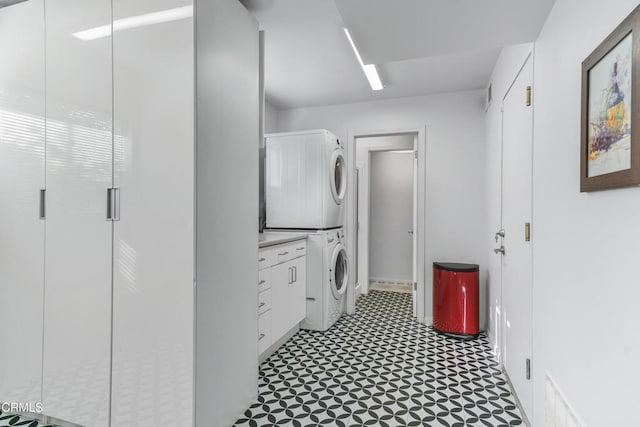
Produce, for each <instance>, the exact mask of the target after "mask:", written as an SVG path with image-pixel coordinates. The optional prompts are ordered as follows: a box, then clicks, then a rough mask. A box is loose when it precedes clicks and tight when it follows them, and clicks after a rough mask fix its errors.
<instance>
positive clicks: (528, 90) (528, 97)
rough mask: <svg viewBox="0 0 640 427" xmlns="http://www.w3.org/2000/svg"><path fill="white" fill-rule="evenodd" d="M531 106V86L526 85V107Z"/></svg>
mask: <svg viewBox="0 0 640 427" xmlns="http://www.w3.org/2000/svg"><path fill="white" fill-rule="evenodd" d="M530 106H531V86H527V107H530Z"/></svg>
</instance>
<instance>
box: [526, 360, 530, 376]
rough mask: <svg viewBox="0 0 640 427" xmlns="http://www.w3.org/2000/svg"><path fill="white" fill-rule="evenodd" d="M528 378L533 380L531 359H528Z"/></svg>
mask: <svg viewBox="0 0 640 427" xmlns="http://www.w3.org/2000/svg"><path fill="white" fill-rule="evenodd" d="M526 376H527V379H528V380H530V379H531V359H527V367H526Z"/></svg>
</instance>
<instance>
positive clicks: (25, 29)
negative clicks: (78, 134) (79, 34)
mask: <svg viewBox="0 0 640 427" xmlns="http://www.w3.org/2000/svg"><path fill="white" fill-rule="evenodd" d="M43 18H44V0H32V1H28V2H24V3H20V4H16V5H13V6H8V7H4V8H0V64H1V65H0V200H2V208H1V209H0V295H2V297H1V298H0V318H1V319H2V320H0V343H1V344H0V402H25V403H27V402H29V403H32V404H33V403H35V402H38V401H40V399H41V380H42V378H41V376H42V339H41V337H42V300H43V296H42V295H43V274H44V221H42V220H40V219H39V218H38V216H39V212H38V211H39V206H38V205H39V203H38V202H39V192H40V189H42V188H44V111H45V109H44V107H45V106H44V19H43Z"/></svg>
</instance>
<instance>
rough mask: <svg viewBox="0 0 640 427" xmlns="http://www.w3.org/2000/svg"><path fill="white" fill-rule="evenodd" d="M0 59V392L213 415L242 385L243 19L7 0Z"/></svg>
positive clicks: (254, 34) (127, 420) (248, 235)
mask: <svg viewBox="0 0 640 427" xmlns="http://www.w3.org/2000/svg"><path fill="white" fill-rule="evenodd" d="M132 22H133V23H134V25H131V23H132ZM112 26H113V31H111V30H112ZM87 30H89V31H87ZM0 64H2V66H1V67H0V166H1V168H0V199H1V200H2V202H3V207H2V209H0V279H1V280H2V281H1V282H0V294H1V295H2V296H3V298H0V313H1V315H2V321H1V322H0V343H2V349H1V350H0V401H18V402H26V401H28V402H40V401H41V402H42V404H43V407H44V414H45V415H46V416H47V417H49V418H50V420H52V421H54V422H55V421H56V420H62V421H66V422H70V423H73V424H78V425H84V426H96V427H109V426H111V427H134V426H176V425H179V426H193V425H196V426H205V425H206V426H218V425H219V426H227V425H231V424H232V423H233V422H234V421H235V419H236V418H237V417H238V416H239V415H241V413H242V411H243V410H244V409H246V407H248V406H249V404H250V403H251V402H252V400H253V399H254V398H255V395H256V392H257V335H258V334H257V328H256V325H257V313H256V311H255V306H256V302H257V290H256V289H255V286H254V285H253V284H255V283H256V281H257V276H258V273H257V267H255V268H254V266H255V259H256V257H257V233H256V229H257V222H258V218H257V211H258V209H257V203H258V175H257V174H258V150H257V147H258V108H259V96H258V29H257V23H256V22H255V20H254V19H253V18H252V17H251V16H250V15H249V14H248V12H247V11H246V10H245V9H244V7H243V6H242V5H241V4H240V3H239V2H238V1H237V0H221V1H215V2H211V1H204V0H202V1H200V2H198V3H197V4H195V3H194V1H192V0H47V1H46V6H45V1H44V0H27V1H26V2H24V3H20V4H17V5H13V6H9V7H5V8H0ZM5 64H11V65H10V66H6V65H5ZM41 190H46V191H45V192H42V191H41ZM41 199H42V200H43V201H45V202H46V203H42V204H41V203H40V200H41ZM5 203H6V206H5ZM41 216H42V218H41ZM5 314H7V316H5ZM5 319H6V320H5ZM196 372H197V375H196Z"/></svg>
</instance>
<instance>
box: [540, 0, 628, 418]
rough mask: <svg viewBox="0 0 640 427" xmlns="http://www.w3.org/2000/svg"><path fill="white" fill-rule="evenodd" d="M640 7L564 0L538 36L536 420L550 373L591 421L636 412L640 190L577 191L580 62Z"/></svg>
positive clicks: (621, 1) (618, 2)
mask: <svg viewBox="0 0 640 427" xmlns="http://www.w3.org/2000/svg"><path fill="white" fill-rule="evenodd" d="M637 5H638V2H637V1H632V0H616V1H615V2H607V3H606V5H605V3H603V2H601V1H594V0H590V1H585V0H558V1H557V3H556V5H555V6H554V8H553V10H552V12H551V15H550V16H549V19H548V21H547V23H546V24H545V26H544V28H543V30H542V32H541V34H540V38H539V39H538V41H537V42H536V50H535V77H534V85H535V93H534V106H535V109H534V176H533V178H534V189H533V200H534V203H533V221H534V222H533V224H534V228H533V240H532V241H533V260H534V276H533V278H534V361H533V366H534V374H535V380H536V381H535V382H534V386H535V391H534V393H535V402H536V407H535V420H536V422H537V423H539V422H541V421H542V419H543V418H542V417H543V413H544V412H543V411H544V405H543V402H544V400H543V399H544V388H543V383H542V378H543V375H544V371H549V372H550V373H551V375H552V376H553V377H554V378H555V380H556V382H557V383H558V385H559V387H560V388H561V390H562V391H563V392H564V393H565V394H566V396H567V397H568V399H569V401H570V403H571V404H572V405H574V406H575V408H576V410H577V412H578V414H579V415H580V416H581V417H582V418H583V420H584V421H585V422H586V423H587V424H588V425H591V426H605V425H606V426H615V425H618V426H622V425H629V424H633V423H634V422H633V421H631V420H634V419H636V418H637V414H636V407H637V400H638V396H640V371H639V370H638V361H639V360H640V340H638V338H639V337H640V309H639V306H640V286H638V285H639V283H640V280H639V275H638V260H639V259H640V258H639V257H640V223H639V222H638V212H640V189H639V188H629V189H618V190H609V191H603V192H598V193H588V194H581V193H580V179H579V178H580V161H579V152H580V81H581V62H582V61H583V60H584V59H585V58H586V57H587V56H588V55H589V54H590V53H591V52H592V51H593V49H594V48H595V47H596V46H597V45H598V44H599V43H600V42H601V41H602V40H604V39H605V38H606V37H607V36H608V35H609V33H610V32H611V31H612V30H613V29H614V28H615V27H616V26H617V25H618V24H619V23H620V22H621V21H622V20H623V19H624V18H625V17H626V16H627V14H628V13H629V12H631V11H632V10H633V8H634V7H636V6H637ZM634 102H635V103H637V102H638V101H637V100H636V101H634ZM635 108H636V109H637V108H638V107H637V106H636V107H635Z"/></svg>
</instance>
